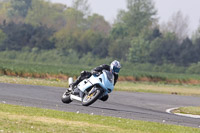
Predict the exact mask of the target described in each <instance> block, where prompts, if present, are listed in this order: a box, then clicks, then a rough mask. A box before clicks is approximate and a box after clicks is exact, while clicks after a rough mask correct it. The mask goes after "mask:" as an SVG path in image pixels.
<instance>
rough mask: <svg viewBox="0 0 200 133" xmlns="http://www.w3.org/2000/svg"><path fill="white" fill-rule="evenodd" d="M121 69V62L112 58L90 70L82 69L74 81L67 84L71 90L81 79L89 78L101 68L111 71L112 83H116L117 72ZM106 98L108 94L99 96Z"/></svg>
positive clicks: (100, 70) (104, 99)
mask: <svg viewBox="0 0 200 133" xmlns="http://www.w3.org/2000/svg"><path fill="white" fill-rule="evenodd" d="M120 69H121V64H120V62H119V61H117V60H114V61H113V62H112V63H111V64H110V65H106V64H103V65H100V66H98V67H96V68H94V69H93V70H92V71H91V72H88V71H82V72H81V74H80V76H79V77H78V78H77V79H76V81H74V82H73V83H72V84H70V85H69V87H70V89H71V90H74V89H75V86H77V85H78V84H79V83H80V82H81V81H82V80H84V79H86V78H89V77H90V76H91V75H98V74H99V73H101V72H102V71H103V70H107V71H111V72H112V74H113V75H114V85H115V84H116V82H117V80H118V73H119V71H120ZM107 99H108V95H105V96H103V97H102V98H101V100H102V101H106V100H107Z"/></svg>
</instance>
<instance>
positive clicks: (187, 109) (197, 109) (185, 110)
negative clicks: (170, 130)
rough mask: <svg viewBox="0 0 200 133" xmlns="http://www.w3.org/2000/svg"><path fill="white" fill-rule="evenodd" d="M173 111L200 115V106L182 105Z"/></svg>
mask: <svg viewBox="0 0 200 133" xmlns="http://www.w3.org/2000/svg"><path fill="white" fill-rule="evenodd" d="M173 113H182V114H192V115H200V107H180V108H178V109H175V110H174V111H173Z"/></svg>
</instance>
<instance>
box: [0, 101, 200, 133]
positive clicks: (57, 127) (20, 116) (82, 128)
mask: <svg viewBox="0 0 200 133" xmlns="http://www.w3.org/2000/svg"><path fill="white" fill-rule="evenodd" d="M183 131H184V132H187V133H193V132H196V133H200V129H198V128H191V127H183V126H176V125H167V124H161V123H155V122H143V121H135V120H128V119H122V118H114V117H105V116H96V115H88V114H76V113H69V112H62V111H55V110H47V109H40V108H33V107H22V106H16V105H7V104H0V132H37V133H39V132H41V133H45V132H60V133H61V132H69V133H78V132H87V133H93V132H96V133H107V132H109V133H112V132H114V133H134V132H135V133H156V132H159V133H169V132H176V133H182V132H183Z"/></svg>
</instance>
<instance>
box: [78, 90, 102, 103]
mask: <svg viewBox="0 0 200 133" xmlns="http://www.w3.org/2000/svg"><path fill="white" fill-rule="evenodd" d="M102 92H103V91H102V90H101V88H97V87H93V88H92V89H91V90H90V92H89V93H88V94H85V95H84V96H83V100H82V105H83V106H89V105H91V104H93V103H94V102H95V101H96V100H97V99H98V98H99V97H100V96H101V95H102Z"/></svg>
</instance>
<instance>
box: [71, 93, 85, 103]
mask: <svg viewBox="0 0 200 133" xmlns="http://www.w3.org/2000/svg"><path fill="white" fill-rule="evenodd" d="M70 98H71V100H77V101H80V102H81V101H82V98H80V97H78V96H75V95H72V94H71V95H70Z"/></svg>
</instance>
